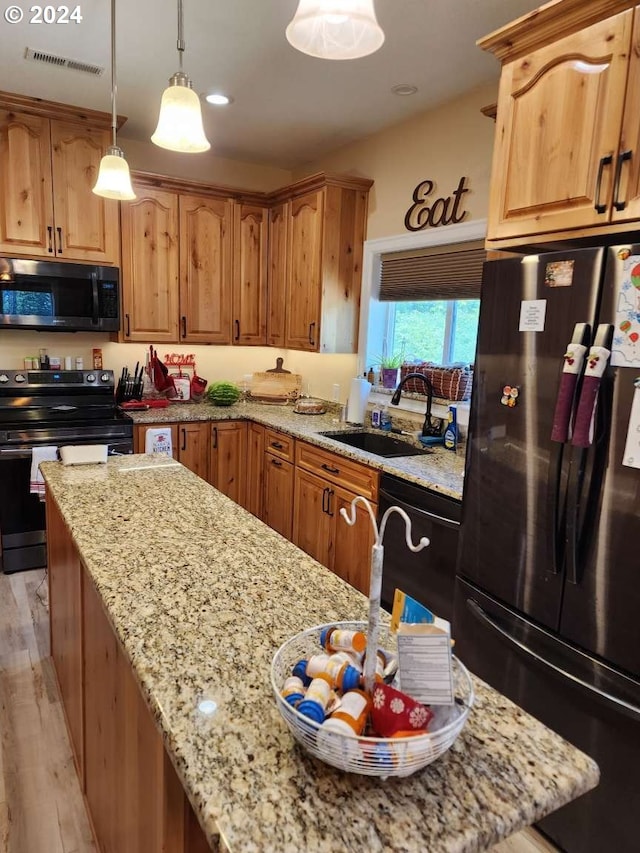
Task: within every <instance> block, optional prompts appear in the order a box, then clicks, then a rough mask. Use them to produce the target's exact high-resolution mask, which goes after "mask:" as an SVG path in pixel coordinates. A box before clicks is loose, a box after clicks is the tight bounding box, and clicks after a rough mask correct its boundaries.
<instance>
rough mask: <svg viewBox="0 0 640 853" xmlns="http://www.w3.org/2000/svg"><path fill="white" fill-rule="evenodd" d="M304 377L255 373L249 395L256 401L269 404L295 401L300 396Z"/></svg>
mask: <svg viewBox="0 0 640 853" xmlns="http://www.w3.org/2000/svg"><path fill="white" fill-rule="evenodd" d="M301 387H302V377H301V376H300V374H299V373H285V372H282V373H270V372H268V371H264V373H254V374H253V376H252V378H251V384H250V386H249V395H250V397H251V398H252V399H254V400H265V401H266V402H269V401H270V400H273V401H277V402H280V401H283V400H295V399H297V397H298V396H299V395H300V388H301Z"/></svg>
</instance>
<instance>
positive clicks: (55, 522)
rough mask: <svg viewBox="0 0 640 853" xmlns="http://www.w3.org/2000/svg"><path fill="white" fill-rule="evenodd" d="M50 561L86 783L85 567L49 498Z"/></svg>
mask: <svg viewBox="0 0 640 853" xmlns="http://www.w3.org/2000/svg"><path fill="white" fill-rule="evenodd" d="M47 562H48V567H49V603H50V606H49V612H50V614H51V619H50V631H51V657H52V658H53V662H54V665H55V670H56V674H57V676H58V684H59V685H60V695H61V696H62V702H63V705H64V710H65V714H66V718H67V725H68V728H69V735H70V740H71V745H72V747H73V754H74V758H75V761H76V767H77V769H78V776H79V778H80V781H81V784H84V727H83V709H82V683H83V682H82V591H81V581H80V578H81V571H82V570H81V566H80V559H79V558H78V553H77V551H76V549H75V548H74V547H73V543H72V541H71V536H70V535H69V533H68V531H67V528H66V525H65V523H64V521H63V519H62V516H61V515H60V511H59V509H58V505H57V504H56V503H54V502H53V501H52V500H47Z"/></svg>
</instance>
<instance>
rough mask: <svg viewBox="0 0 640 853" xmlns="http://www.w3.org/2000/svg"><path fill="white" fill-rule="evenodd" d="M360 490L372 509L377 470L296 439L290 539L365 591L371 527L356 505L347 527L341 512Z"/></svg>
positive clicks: (347, 507)
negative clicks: (353, 516)
mask: <svg viewBox="0 0 640 853" xmlns="http://www.w3.org/2000/svg"><path fill="white" fill-rule="evenodd" d="M358 494H359V495H362V496H363V497H366V498H368V499H369V500H370V502H372V506H373V510H374V513H377V504H376V503H375V501H376V500H377V495H378V474H377V472H376V471H374V470H373V469H371V468H368V467H367V466H365V465H360V464H359V463H356V462H352V461H351V460H346V459H343V458H342V457H339V456H336V455H335V454H333V453H330V452H328V451H326V450H323V449H321V448H317V447H315V446H313V445H309V444H305V443H304V442H297V444H296V469H295V494H294V503H293V535H292V539H293V542H294V543H295V544H296V545H298V547H299V548H302V550H303V551H306V552H307V553H308V554H310V555H311V556H312V557H314V558H315V559H316V560H318V562H320V563H322V564H323V565H325V566H327V568H329V569H331V571H333V572H335V573H336V574H337V575H338V576H339V577H341V578H342V579H343V580H346V581H347V582H348V583H350V584H351V585H352V586H354V587H355V588H356V589H359V590H360V591H361V592H363V593H365V594H366V595H368V593H369V570H370V565H371V548H372V547H373V543H374V538H373V529H372V526H371V521H370V518H369V514H368V512H367V511H366V509H365V508H364V507H362V506H360V505H358V507H357V521H356V523H355V525H354V526H353V527H350V526H349V525H348V524H347V523H346V522H345V521H344V519H343V518H342V517H341V515H340V510H341V509H342V508H343V507H344V508H346V509H347V511H348V512H349V513H350V506H351V501H352V500H353V499H354V498H355V497H356V495H358Z"/></svg>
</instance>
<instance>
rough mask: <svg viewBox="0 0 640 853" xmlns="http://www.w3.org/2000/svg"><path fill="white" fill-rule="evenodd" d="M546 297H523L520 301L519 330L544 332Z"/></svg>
mask: <svg viewBox="0 0 640 853" xmlns="http://www.w3.org/2000/svg"><path fill="white" fill-rule="evenodd" d="M546 313H547V300H546V299H523V300H522V302H521V303H520V325H519V326H518V331H519V332H544V320H545V315H546Z"/></svg>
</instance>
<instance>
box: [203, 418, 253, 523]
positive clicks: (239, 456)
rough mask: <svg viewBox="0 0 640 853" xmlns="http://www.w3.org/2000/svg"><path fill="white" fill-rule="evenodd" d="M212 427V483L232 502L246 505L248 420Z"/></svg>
mask: <svg viewBox="0 0 640 853" xmlns="http://www.w3.org/2000/svg"><path fill="white" fill-rule="evenodd" d="M209 426H210V430H211V444H210V459H211V462H210V468H209V482H210V483H211V485H212V486H215V487H216V489H218V490H219V491H221V492H223V493H224V494H225V495H227V496H228V497H230V498H231V500H233V501H235V502H236V503H238V504H240V506H245V502H246V488H247V485H246V458H247V424H246V423H245V422H244V421H218V422H217V423H214V424H210V425H209Z"/></svg>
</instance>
